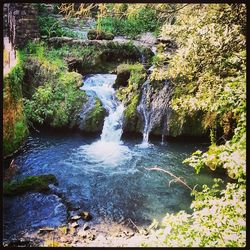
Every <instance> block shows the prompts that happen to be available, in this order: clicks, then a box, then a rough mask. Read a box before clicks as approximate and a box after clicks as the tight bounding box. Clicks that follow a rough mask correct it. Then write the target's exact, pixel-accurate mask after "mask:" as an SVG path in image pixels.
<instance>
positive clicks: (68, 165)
mask: <svg viewBox="0 0 250 250" xmlns="http://www.w3.org/2000/svg"><path fill="white" fill-rule="evenodd" d="M115 77H116V76H115V75H100V74H98V75H92V76H87V77H85V80H84V85H83V87H82V89H83V90H85V91H86V93H87V94H88V95H97V96H98V97H99V98H100V100H101V102H102V104H103V106H104V107H105V109H106V110H107V111H108V115H107V117H106V118H105V121H104V126H103V131H102V134H101V136H100V137H98V138H96V137H89V136H83V135H81V134H78V133H53V132H52V131H41V132H40V133H36V134H31V135H30V136H29V137H28V140H27V142H26V145H25V146H24V148H23V149H22V151H21V152H20V153H19V154H18V155H17V157H16V158H15V163H16V164H17V165H18V166H19V171H18V172H17V174H16V175H15V176H14V179H16V180H21V179H23V178H24V177H26V176H30V175H40V174H47V173H49V174H54V175H55V176H56V177H57V179H58V182H59V185H58V186H57V187H54V188H55V189H56V192H57V193H60V194H62V195H63V197H64V198H65V199H66V200H67V202H70V204H71V205H72V206H73V208H74V209H75V210H79V211H89V212H90V213H91V214H92V215H93V220H92V221H91V223H93V224H98V223H106V224H112V222H115V223H120V224H125V223H127V221H128V219H131V220H132V221H134V222H135V223H136V225H139V226H147V225H149V224H151V222H152V220H153V219H154V218H155V219H157V220H161V219H162V217H163V216H164V215H165V214H166V213H173V212H178V211H180V210H186V211H188V212H190V211H191V210H190V208H189V207H190V204H191V201H192V199H193V198H192V197H191V196H190V190H188V189H187V188H186V187H185V186H183V185H181V184H180V183H174V182H172V183H171V186H169V181H170V180H171V179H172V178H171V177H170V176H168V175H166V174H164V173H162V172H156V171H149V170H146V169H145V167H152V166H156V165H157V166H159V167H161V168H163V169H165V170H168V171H170V172H171V173H173V174H175V175H176V176H181V177H183V178H184V180H185V181H186V183H187V184H188V185H189V186H191V187H194V186H195V185H197V184H198V186H200V187H201V186H202V185H203V184H211V183H212V180H213V178H215V177H218V174H215V173H213V172H211V171H208V170H204V169H203V170H202V171H201V173H200V174H199V175H196V174H195V172H194V170H193V169H192V168H191V167H189V166H184V165H183V164H182V161H183V160H184V159H185V158H186V157H188V156H189V155H190V154H191V153H192V152H194V151H195V150H197V149H203V150H205V149H206V146H207V145H206V144H201V143H191V142H188V141H184V142H166V141H165V142H161V141H150V146H149V147H141V144H142V139H141V138H130V139H123V140H121V136H122V118H123V110H124V107H123V105H122V104H121V103H119V102H118V101H117V100H116V98H115V91H114V89H113V88H112V84H113V82H114V80H115ZM216 175H217V176H216ZM62 195H61V196H62ZM61 196H60V197H61ZM17 208H18V209H17ZM3 211H4V214H3V215H4V225H3V226H4V238H8V237H10V236H11V235H13V234H16V233H19V232H21V231H22V230H31V231H32V230H33V229H36V228H39V227H42V226H59V225H62V224H65V223H67V206H66V205H65V202H64V201H63V199H62V198H59V197H58V196H57V195H55V194H40V193H26V194H24V195H21V196H16V197H4V210H3Z"/></svg>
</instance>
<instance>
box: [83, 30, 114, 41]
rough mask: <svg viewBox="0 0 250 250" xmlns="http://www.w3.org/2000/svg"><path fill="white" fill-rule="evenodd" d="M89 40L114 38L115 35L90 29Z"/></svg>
mask: <svg viewBox="0 0 250 250" xmlns="http://www.w3.org/2000/svg"><path fill="white" fill-rule="evenodd" d="M87 37H88V39H89V40H113V39H114V35H113V34H112V33H110V32H105V31H102V30H90V31H89V32H88V34H87Z"/></svg>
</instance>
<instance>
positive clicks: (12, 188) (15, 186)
mask: <svg viewBox="0 0 250 250" xmlns="http://www.w3.org/2000/svg"><path fill="white" fill-rule="evenodd" d="M49 184H55V185H57V184H58V182H57V179H56V177H55V176H54V175H53V174H47V175H38V176H28V177H26V178H25V179H24V180H22V181H12V182H10V183H6V182H5V183H4V186H3V194H4V195H9V196H11V195H20V194H23V193H26V192H46V191H49V190H50V188H49Z"/></svg>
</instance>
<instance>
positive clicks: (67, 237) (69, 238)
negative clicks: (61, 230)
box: [60, 236, 72, 243]
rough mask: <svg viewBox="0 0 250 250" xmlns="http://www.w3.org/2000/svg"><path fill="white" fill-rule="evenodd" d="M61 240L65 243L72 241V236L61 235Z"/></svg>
mask: <svg viewBox="0 0 250 250" xmlns="http://www.w3.org/2000/svg"><path fill="white" fill-rule="evenodd" d="M60 241H61V242H63V243H71V242H72V238H71V236H62V237H60Z"/></svg>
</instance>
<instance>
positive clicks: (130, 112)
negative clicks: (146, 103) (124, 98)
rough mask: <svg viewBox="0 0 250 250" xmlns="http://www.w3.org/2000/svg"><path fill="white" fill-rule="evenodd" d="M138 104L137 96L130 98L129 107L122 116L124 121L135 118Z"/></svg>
mask: <svg viewBox="0 0 250 250" xmlns="http://www.w3.org/2000/svg"><path fill="white" fill-rule="evenodd" d="M138 104H139V94H136V95H134V96H133V97H132V98H131V100H130V103H129V105H128V106H127V108H126V109H125V111H124V116H125V118H126V119H131V118H132V117H133V116H135V113H136V108H137V106H138Z"/></svg>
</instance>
